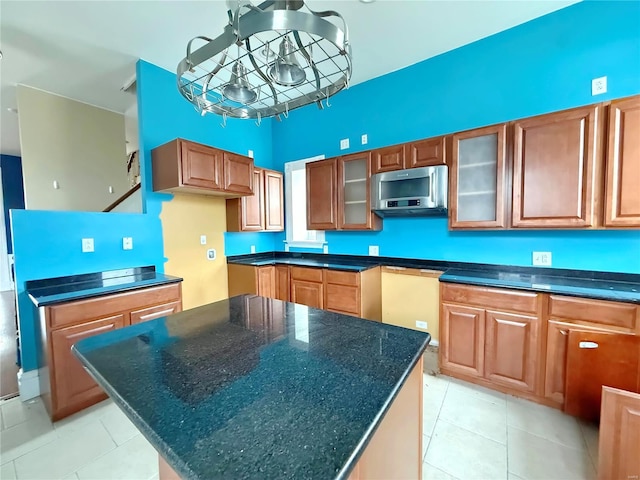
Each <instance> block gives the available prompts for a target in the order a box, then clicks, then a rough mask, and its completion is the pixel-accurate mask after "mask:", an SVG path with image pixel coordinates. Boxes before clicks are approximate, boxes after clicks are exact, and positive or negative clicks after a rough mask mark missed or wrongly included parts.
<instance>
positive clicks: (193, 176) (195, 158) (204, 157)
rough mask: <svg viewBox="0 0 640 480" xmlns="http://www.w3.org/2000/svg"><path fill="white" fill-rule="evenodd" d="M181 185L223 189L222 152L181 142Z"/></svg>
mask: <svg viewBox="0 0 640 480" xmlns="http://www.w3.org/2000/svg"><path fill="white" fill-rule="evenodd" d="M181 152H182V154H181V157H182V158H181V163H182V184H183V185H187V186H190V187H202V188H209V189H214V190H222V189H223V188H224V184H223V179H222V169H223V166H222V165H223V152H221V151H220V150H216V149H215V148H211V147H206V146H204V145H199V144H197V143H191V142H185V141H182V142H181Z"/></svg>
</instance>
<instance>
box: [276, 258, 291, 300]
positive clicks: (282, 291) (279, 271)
mask: <svg viewBox="0 0 640 480" xmlns="http://www.w3.org/2000/svg"><path fill="white" fill-rule="evenodd" d="M275 298H277V299H278V300H283V301H285V302H288V301H289V300H290V299H291V281H290V278H289V267H287V266H285V265H276V297H275Z"/></svg>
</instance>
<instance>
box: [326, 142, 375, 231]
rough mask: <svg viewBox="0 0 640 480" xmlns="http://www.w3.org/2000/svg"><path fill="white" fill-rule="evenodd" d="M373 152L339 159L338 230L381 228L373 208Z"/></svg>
mask: <svg viewBox="0 0 640 480" xmlns="http://www.w3.org/2000/svg"><path fill="white" fill-rule="evenodd" d="M370 182H371V153H370V152H362V153H355V154H353V155H347V156H344V157H339V158H338V191H337V193H338V230H380V229H381V228H382V220H381V218H380V217H378V216H377V215H376V214H374V213H373V212H372V211H371V183H370Z"/></svg>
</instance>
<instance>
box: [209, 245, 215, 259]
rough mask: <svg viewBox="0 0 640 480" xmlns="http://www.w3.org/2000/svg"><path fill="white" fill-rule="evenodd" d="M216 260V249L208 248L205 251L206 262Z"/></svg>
mask: <svg viewBox="0 0 640 480" xmlns="http://www.w3.org/2000/svg"><path fill="white" fill-rule="evenodd" d="M215 259H216V249H215V248H210V249H208V250H207V260H215Z"/></svg>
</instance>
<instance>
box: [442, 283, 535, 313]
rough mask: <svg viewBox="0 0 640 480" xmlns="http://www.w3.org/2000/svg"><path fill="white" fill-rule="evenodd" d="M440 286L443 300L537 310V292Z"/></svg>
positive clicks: (533, 311) (528, 310)
mask: <svg viewBox="0 0 640 480" xmlns="http://www.w3.org/2000/svg"><path fill="white" fill-rule="evenodd" d="M441 288H442V301H443V302H455V303H464V304H468V305H478V306H480V307H483V308H494V309H500V310H516V311H519V312H528V313H536V312H537V311H538V298H539V294H537V293H528V292H516V291H513V290H508V289H506V288H505V289H502V288H485V287H468V286H464V285H452V284H449V283H443V284H441Z"/></svg>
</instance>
